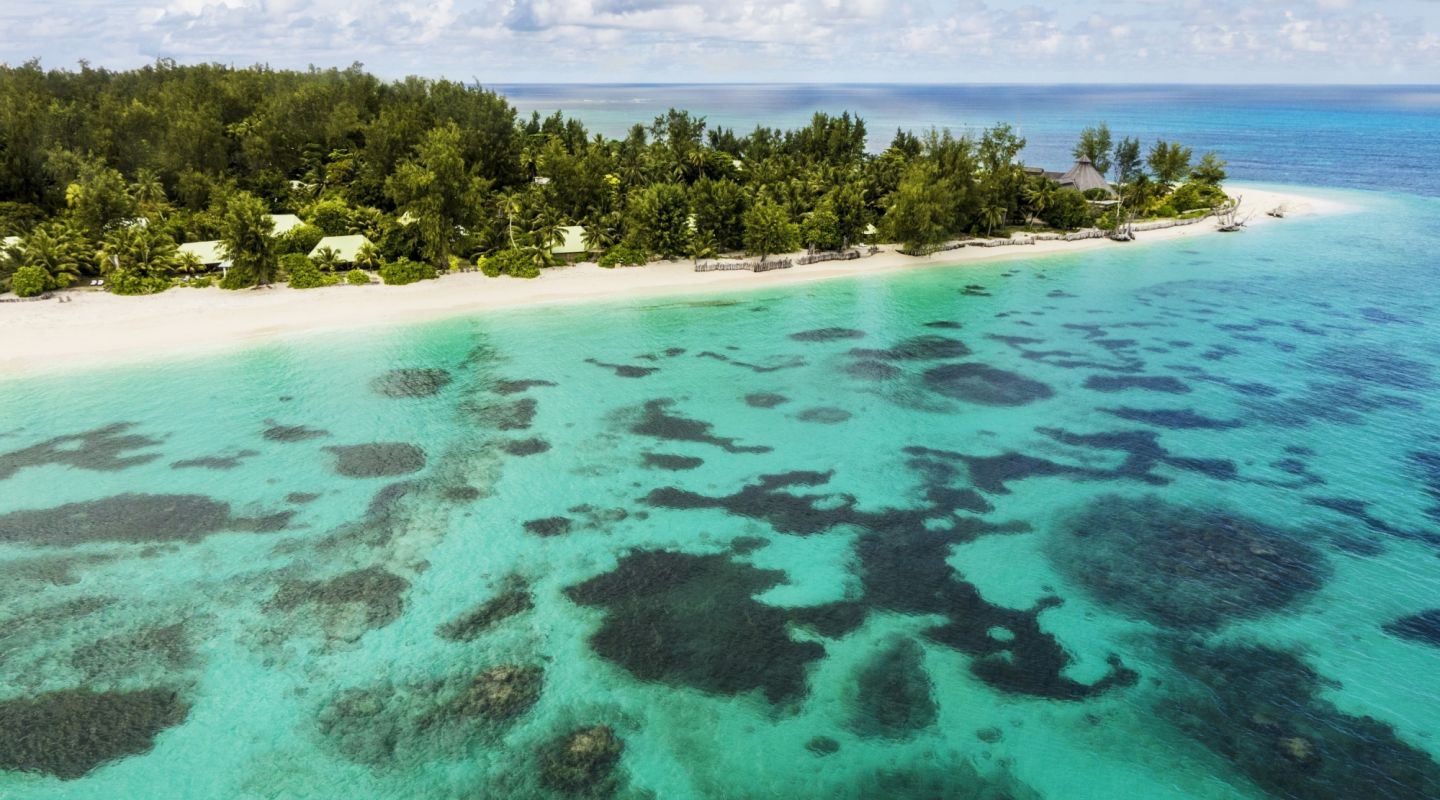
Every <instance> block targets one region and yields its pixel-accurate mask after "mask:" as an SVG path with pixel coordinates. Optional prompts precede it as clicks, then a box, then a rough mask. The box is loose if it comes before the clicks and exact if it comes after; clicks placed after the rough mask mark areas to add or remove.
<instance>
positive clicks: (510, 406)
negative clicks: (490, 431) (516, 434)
mask: <svg viewBox="0 0 1440 800" xmlns="http://www.w3.org/2000/svg"><path fill="white" fill-rule="evenodd" d="M538 407H539V403H537V402H536V401H535V398H533V397H524V398H521V399H519V400H515V401H513V402H509V403H487V404H485V405H481V406H478V407H473V408H467V410H468V411H469V412H470V413H471V415H472V416H474V418H475V421H476V422H478V423H479V424H480V425H482V426H484V427H486V428H494V429H495V430H498V431H521V430H525V429H527V428H529V427H530V426H531V424H533V423H534V422H535V411H536V409H537V408H538Z"/></svg>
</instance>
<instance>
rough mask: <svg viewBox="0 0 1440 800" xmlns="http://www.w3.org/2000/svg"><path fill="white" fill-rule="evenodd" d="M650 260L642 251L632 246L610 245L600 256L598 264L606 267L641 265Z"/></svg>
mask: <svg viewBox="0 0 1440 800" xmlns="http://www.w3.org/2000/svg"><path fill="white" fill-rule="evenodd" d="M649 262H650V259H649V258H648V257H646V255H645V253H644V251H642V250H640V249H638V248H634V247H612V248H610V249H609V250H607V251H606V252H605V255H603V256H600V266H602V267H604V268H606V269H613V268H614V267H617V266H618V267H643V266H645V265H646V264H648V263H649Z"/></svg>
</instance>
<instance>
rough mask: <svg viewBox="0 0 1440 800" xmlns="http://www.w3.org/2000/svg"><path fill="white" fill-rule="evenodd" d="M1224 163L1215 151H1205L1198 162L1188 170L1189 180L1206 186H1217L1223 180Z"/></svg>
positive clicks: (1224, 175) (1224, 176)
mask: <svg viewBox="0 0 1440 800" xmlns="http://www.w3.org/2000/svg"><path fill="white" fill-rule="evenodd" d="M1225 167H1226V164H1225V162H1224V161H1221V160H1220V157H1219V156H1218V155H1216V154H1215V153H1206V154H1205V156H1204V157H1203V158H1201V159H1200V163H1199V164H1197V165H1195V168H1194V169H1192V170H1190V180H1192V181H1195V182H1196V183H1200V184H1204V185H1207V186H1219V185H1220V184H1222V183H1224V182H1225V178H1226V174H1225Z"/></svg>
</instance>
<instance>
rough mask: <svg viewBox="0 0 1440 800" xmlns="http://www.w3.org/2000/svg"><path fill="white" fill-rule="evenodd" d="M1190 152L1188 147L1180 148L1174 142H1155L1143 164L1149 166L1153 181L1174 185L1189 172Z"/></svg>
mask: <svg viewBox="0 0 1440 800" xmlns="http://www.w3.org/2000/svg"><path fill="white" fill-rule="evenodd" d="M1190 157H1191V151H1190V148H1188V147H1182V146H1181V145H1180V144H1179V143H1176V142H1166V141H1164V140H1157V141H1156V142H1155V146H1154V147H1152V148H1150V155H1149V156H1147V157H1146V159H1145V162H1146V163H1147V164H1149V165H1150V173H1151V174H1152V175H1154V176H1155V180H1156V181H1158V182H1160V183H1163V184H1171V183H1174V182H1176V181H1178V180H1180V179H1181V178H1183V177H1185V175H1186V174H1187V173H1188V172H1189V171H1190Z"/></svg>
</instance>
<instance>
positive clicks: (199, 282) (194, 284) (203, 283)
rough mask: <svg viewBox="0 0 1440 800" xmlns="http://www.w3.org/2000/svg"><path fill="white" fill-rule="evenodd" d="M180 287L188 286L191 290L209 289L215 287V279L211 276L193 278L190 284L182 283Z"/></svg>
mask: <svg viewBox="0 0 1440 800" xmlns="http://www.w3.org/2000/svg"><path fill="white" fill-rule="evenodd" d="M180 285H181V286H188V287H189V288H191V289H208V288H210V287H211V286H214V285H215V279H214V278H211V277H210V276H209V275H201V276H200V277H198V278H192V279H191V280H190V281H189V282H188V283H182V284H180Z"/></svg>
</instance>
